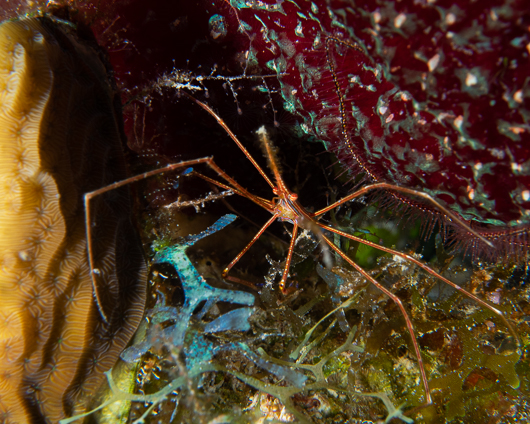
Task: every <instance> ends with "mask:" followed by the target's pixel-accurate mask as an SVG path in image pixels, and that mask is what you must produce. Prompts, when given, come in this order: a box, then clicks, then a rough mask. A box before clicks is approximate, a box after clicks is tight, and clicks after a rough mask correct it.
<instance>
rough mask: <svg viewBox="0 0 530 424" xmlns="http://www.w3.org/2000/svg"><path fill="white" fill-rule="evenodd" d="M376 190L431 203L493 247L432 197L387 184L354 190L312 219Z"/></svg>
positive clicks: (314, 214) (376, 184)
mask: <svg viewBox="0 0 530 424" xmlns="http://www.w3.org/2000/svg"><path fill="white" fill-rule="evenodd" d="M378 189H384V190H393V191H398V192H400V193H405V194H410V195H413V196H416V197H421V198H422V199H424V200H426V201H427V202H429V203H431V204H432V205H433V206H434V207H435V208H437V209H438V210H439V211H441V212H442V213H444V214H445V215H446V216H448V217H449V218H451V221H453V222H455V223H456V224H457V225H459V226H460V227H462V228H463V229H464V230H466V231H468V232H470V233H471V234H473V235H474V236H475V237H477V238H478V239H479V240H480V241H482V242H483V243H485V244H486V245H487V246H489V247H492V248H493V247H495V246H493V243H491V242H490V241H489V240H487V239H486V238H485V237H484V236H481V235H480V234H479V233H477V231H475V230H474V229H473V228H471V227H470V226H469V225H468V224H467V223H466V222H464V221H463V220H462V219H460V218H459V217H457V216H456V215H455V214H454V212H451V211H450V210H449V209H448V208H446V207H445V206H443V205H442V204H441V203H440V202H438V201H437V200H436V199H435V198H434V197H432V196H431V195H429V194H427V193H422V192H421V191H417V190H413V189H410V188H406V187H400V186H397V185H394V184H389V183H375V184H369V185H367V186H364V187H362V188H360V189H359V190H356V191H355V192H354V193H351V194H349V195H347V196H345V197H343V198H342V199H340V200H338V201H336V202H335V203H333V204H331V205H329V206H326V207H325V208H323V209H320V210H319V211H316V212H314V213H313V214H312V216H313V217H315V218H316V217H318V216H320V215H323V214H325V213H326V212H329V211H330V210H332V209H334V208H336V207H337V206H340V205H342V204H343V203H346V202H349V201H350V200H353V199H355V198H357V197H359V196H362V195H363V194H366V193H367V192H369V191H372V190H378Z"/></svg>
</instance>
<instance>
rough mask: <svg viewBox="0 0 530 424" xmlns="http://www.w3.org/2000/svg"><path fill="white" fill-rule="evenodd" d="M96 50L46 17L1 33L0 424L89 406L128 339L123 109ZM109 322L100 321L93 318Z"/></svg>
mask: <svg viewBox="0 0 530 424" xmlns="http://www.w3.org/2000/svg"><path fill="white" fill-rule="evenodd" d="M106 63H107V62H106V59H105V56H104V55H103V53H102V52H101V50H100V49H99V48H98V47H97V44H96V43H95V42H94V41H93V40H92V39H91V36H89V35H87V34H86V31H85V32H83V31H77V29H76V28H75V27H74V26H73V25H66V24H63V23H58V22H55V21H52V20H51V19H48V18H33V19H24V20H20V21H12V22H4V23H3V24H1V25H0V299H1V300H0V422H2V423H5V424H7V423H19V424H20V423H52V422H58V421H59V420H60V419H61V418H64V417H67V416H71V415H72V414H74V413H78V412H80V411H82V410H84V409H85V408H86V407H87V403H88V402H89V399H90V397H91V396H92V395H93V394H94V393H95V391H96V390H97V388H98V387H99V385H100V383H101V381H102V378H103V372H104V371H107V370H108V369H110V368H111V367H112V366H113V364H114V363H115V362H116V360H117V358H118V355H119V353H120V352H121V351H122V350H123V349H124V347H125V346H126V344H127V343H128V341H129V339H130V338H131V336H132V335H133V333H134V331H135V330H136V327H137V326H138V323H139V322H140V320H141V318H142V314H143V309H144V303H145V280H146V278H145V262H144V260H143V253H142V250H141V244H140V243H139V238H138V236H137V234H136V232H135V228H134V225H133V223H132V221H131V218H130V212H131V209H132V204H131V200H130V198H129V193H128V190H127V189H121V190H115V191H114V192H113V193H112V195H110V196H100V197H98V198H96V199H94V200H93V202H92V203H91V205H92V206H91V212H92V215H93V216H94V217H95V219H94V222H93V224H92V228H91V231H92V234H93V240H94V252H93V254H94V258H95V266H96V267H97V268H98V270H99V272H98V278H97V282H96V288H97V291H98V296H99V299H100V305H99V307H98V305H97V304H96V301H95V297H94V287H93V283H92V280H91V277H90V271H89V266H88V263H87V252H86V232H85V224H84V216H85V211H84V205H83V195H84V193H86V192H89V191H92V190H95V189H97V188H100V187H103V186H105V185H108V184H110V183H112V182H114V181H117V180H120V179H123V178H124V177H125V176H126V172H125V162H124V159H123V146H124V144H125V142H124V141H125V135H124V132H123V124H122V121H121V119H122V118H121V104H120V101H119V96H118V92H117V90H116V88H115V85H114V82H113V80H111V79H110V78H109V76H108V75H109V67H108V66H107V64H106ZM103 317H106V320H105V319H104V318H103Z"/></svg>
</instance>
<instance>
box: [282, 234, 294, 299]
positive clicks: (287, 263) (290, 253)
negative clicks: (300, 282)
mask: <svg viewBox="0 0 530 424" xmlns="http://www.w3.org/2000/svg"><path fill="white" fill-rule="evenodd" d="M293 225H294V226H293V233H292V234H291V242H290V243H289V251H288V252H287V259H286V260H285V267H284V269H283V274H282V279H281V280H280V290H281V291H282V293H285V292H286V290H285V283H286V281H287V276H288V275H289V268H290V267H291V261H292V260H293V252H294V245H295V244H296V236H297V235H298V225H297V224H293Z"/></svg>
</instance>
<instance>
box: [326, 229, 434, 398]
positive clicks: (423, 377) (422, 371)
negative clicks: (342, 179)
mask: <svg viewBox="0 0 530 424" xmlns="http://www.w3.org/2000/svg"><path fill="white" fill-rule="evenodd" d="M322 228H326V226H324V225H322ZM326 229H328V228H326ZM322 238H323V239H324V240H325V241H326V243H327V244H328V245H329V247H330V248H331V249H332V250H334V251H335V252H336V253H337V254H338V255H339V256H340V257H341V258H342V259H344V260H345V261H346V262H348V263H349V264H350V265H351V266H352V267H353V268H355V269H356V270H357V271H358V272H360V273H361V274H362V275H363V276H364V277H365V278H366V279H367V280H368V281H370V282H371V283H372V284H373V285H374V286H376V287H377V288H378V289H379V290H381V291H382V292H383V293H384V294H386V295H387V296H388V297H390V299H392V301H393V302H394V303H395V304H396V305H397V306H398V307H399V309H400V310H401V313H402V314H403V317H404V318H405V322H406V324H407V329H408V331H409V333H410V337H411V338H412V344H413V346H414V351H415V352H416V357H417V358H418V366H419V368H420V374H421V380H422V381H423V387H424V389H425V403H426V404H431V403H432V399H431V391H430V389H429V383H428V382H427V375H426V374H425V367H424V365H423V359H422V358H421V352H420V348H419V346H418V341H417V340H416V335H415V333H414V326H413V325H412V321H411V320H410V317H409V315H408V313H407V310H406V309H405V307H404V306H403V303H402V302H401V300H400V299H399V297H397V296H396V295H395V294H394V293H392V292H391V291H390V290H388V289H387V288H385V287H384V286H382V285H381V284H380V283H379V282H378V281H377V280H376V279H375V278H373V277H372V276H371V275H370V274H368V273H367V272H366V271H365V270H364V269H362V268H361V266H359V265H358V264H356V263H355V262H354V261H353V260H352V259H350V258H349V257H348V256H347V255H346V254H345V253H344V252H343V251H342V250H340V249H339V248H338V247H337V246H335V244H333V243H332V242H331V240H329V239H328V238H327V237H326V236H324V235H322Z"/></svg>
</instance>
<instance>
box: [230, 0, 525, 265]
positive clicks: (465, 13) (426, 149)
mask: <svg viewBox="0 0 530 424" xmlns="http://www.w3.org/2000/svg"><path fill="white" fill-rule="evenodd" d="M224 5H225V7H223V8H221V9H222V12H221V14H222V16H223V18H224V19H225V22H226V25H227V27H228V32H229V33H230V32H232V33H234V34H235V33H236V32H238V33H239V34H240V37H239V42H240V46H241V49H244V48H245V47H244V46H245V45H246V49H248V50H249V57H250V63H251V64H253V65H254V66H258V67H259V69H261V70H262V72H270V71H273V72H276V73H277V74H278V76H279V81H280V84H281V93H282V96H283V99H284V102H285V108H286V109H287V110H289V111H290V112H292V113H294V114H296V115H298V116H299V117H301V118H302V119H301V121H300V124H301V125H300V126H301V128H302V129H303V130H304V131H305V132H306V133H308V134H311V135H314V136H316V137H317V138H318V139H320V140H323V141H324V142H325V144H326V146H327V147H328V148H329V149H330V150H333V151H334V152H336V154H337V156H338V158H339V159H340V161H341V162H342V163H343V164H344V165H345V166H346V167H347V168H348V169H349V170H350V171H352V176H355V175H356V170H359V168H361V169H362V170H363V171H364V172H365V173H366V174H367V175H368V176H369V177H370V178H371V179H372V180H375V181H382V182H389V183H393V184H397V185H401V186H404V187H409V188H413V189H417V190H421V191H423V192H427V193H429V194H431V195H432V196H433V197H434V198H436V199H437V200H439V201H440V202H442V203H443V204H445V205H447V206H448V207H450V208H451V209H452V210H453V211H455V212H457V213H458V214H459V215H460V216H461V217H462V218H463V219H464V220H466V221H469V222H471V223H472V224H473V225H474V226H475V227H476V228H477V230H479V231H481V232H482V233H483V234H484V235H485V236H486V237H487V238H489V239H490V240H492V241H494V244H495V245H496V249H495V250H493V251H492V250H490V251H489V255H490V257H492V256H509V255H515V256H519V257H521V258H522V257H524V255H525V252H527V250H528V245H529V239H528V228H529V225H530V148H529V144H530V127H529V118H530V85H529V81H530V79H529V77H530V73H529V71H528V70H529V69H530V68H529V54H530V34H529V31H528V24H529V22H530V15H529V11H528V7H527V5H526V4H525V2H517V1H513V2H509V1H508V2H504V3H502V4H499V5H488V6H487V7H480V8H477V7H475V5H474V4H473V3H468V2H451V3H446V2H444V3H440V2H417V1H412V0H407V1H401V2H389V1H355V2H353V1H342V0H333V1H323V0H316V1H304V0H295V1H288V2H287V1H267V0H266V1H259V2H258V1H252V0H251V1H246V2H243V1H238V0H231V1H227V2H225V3H224ZM396 197H397V196H396ZM399 198H400V200H401V201H403V202H405V203H408V204H410V205H413V206H416V207H419V208H420V211H421V212H420V213H422V214H426V215H433V216H438V215H439V213H438V212H437V211H436V210H434V209H433V208H431V207H429V206H426V205H424V204H421V203H419V202H416V201H414V200H413V199H404V198H403V197H402V196H399ZM460 236H461V237H460V240H461V241H463V242H464V245H467V246H468V247H474V246H475V247H479V250H478V251H479V252H480V251H481V250H482V249H481V248H480V246H478V243H477V239H476V238H475V237H473V236H470V235H469V234H465V235H464V234H460Z"/></svg>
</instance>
